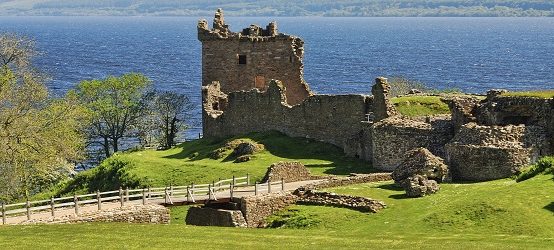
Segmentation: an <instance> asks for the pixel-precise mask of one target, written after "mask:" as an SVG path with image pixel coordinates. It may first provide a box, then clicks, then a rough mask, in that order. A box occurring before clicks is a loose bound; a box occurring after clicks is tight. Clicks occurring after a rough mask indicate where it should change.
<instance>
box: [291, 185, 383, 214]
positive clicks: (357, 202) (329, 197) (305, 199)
mask: <svg viewBox="0 0 554 250" xmlns="http://www.w3.org/2000/svg"><path fill="white" fill-rule="evenodd" d="M295 194H296V195H298V196H299V198H298V201H297V204H304V205H318V206H332V207H343V208H349V209H353V210H357V211H362V212H371V213H377V212H378V211H380V210H381V209H383V208H386V207H387V206H386V205H385V203H384V202H382V201H378V200H373V199H369V198H365V197H358V196H350V195H339V194H334V193H328V192H316V191H313V190H307V191H305V192H302V191H298V190H297V192H295Z"/></svg>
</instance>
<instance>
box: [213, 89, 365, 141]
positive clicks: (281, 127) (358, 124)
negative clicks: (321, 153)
mask: <svg viewBox="0 0 554 250" xmlns="http://www.w3.org/2000/svg"><path fill="white" fill-rule="evenodd" d="M204 90H205V91H203V93H205V94H206V95H210V94H212V93H213V94H214V95H217V94H218V93H220V92H218V91H217V86H216V85H213V84H212V85H209V86H206V87H204ZM203 99H204V100H209V99H210V98H209V97H208V96H206V97H203ZM224 102H225V103H226V106H225V109H223V110H212V109H210V108H211V106H212V105H211V104H209V103H204V123H203V126H204V134H205V135H208V136H211V137H228V136H235V135H241V134H246V133H250V132H262V131H270V130H276V131H280V132H282V133H284V134H286V135H288V136H293V137H307V138H312V139H316V140H320V141H324V142H328V143H331V144H335V145H337V146H339V147H341V148H345V147H346V145H347V144H348V143H349V142H350V139H351V138H353V137H357V135H358V134H359V133H360V131H362V130H363V129H364V128H366V127H367V125H365V126H364V124H362V121H363V120H364V119H366V114H367V113H368V112H370V109H371V105H372V98H371V97H369V96H364V95H314V96H310V97H309V98H308V99H306V100H305V101H304V102H302V103H301V104H299V105H296V106H290V105H287V104H286V97H285V96H284V91H283V86H282V85H281V84H280V83H279V81H272V82H271V83H270V86H269V87H268V90H267V91H265V92H260V91H259V90H257V89H254V90H251V91H239V92H233V93H229V94H228V95H227V99H226V100H225V101H224ZM221 111H222V112H221Z"/></svg>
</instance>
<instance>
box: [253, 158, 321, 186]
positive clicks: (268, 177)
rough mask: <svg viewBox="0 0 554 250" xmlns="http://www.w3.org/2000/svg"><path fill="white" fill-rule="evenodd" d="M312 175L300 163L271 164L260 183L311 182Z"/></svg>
mask: <svg viewBox="0 0 554 250" xmlns="http://www.w3.org/2000/svg"><path fill="white" fill-rule="evenodd" d="M311 179H312V175H311V174H310V171H309V170H308V169H307V168H306V167H305V166H304V164H302V163H300V162H296V161H294V162H278V163H274V164H272V165H271V166H270V167H269V168H268V169H267V172H266V174H265V176H264V178H263V180H262V182H264V183H265V182H268V181H281V180H284V181H285V182H295V181H305V180H311Z"/></svg>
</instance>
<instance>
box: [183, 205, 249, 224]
mask: <svg viewBox="0 0 554 250" xmlns="http://www.w3.org/2000/svg"><path fill="white" fill-rule="evenodd" d="M185 222H186V223H187V225H196V226H219V227H246V220H245V219H244V216H243V214H242V212H241V211H240V210H224V209H213V208H209V207H191V208H189V210H188V212H187V217H186V219H185Z"/></svg>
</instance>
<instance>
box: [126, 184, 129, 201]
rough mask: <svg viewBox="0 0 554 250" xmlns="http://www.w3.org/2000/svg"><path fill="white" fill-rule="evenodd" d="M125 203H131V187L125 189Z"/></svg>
mask: <svg viewBox="0 0 554 250" xmlns="http://www.w3.org/2000/svg"><path fill="white" fill-rule="evenodd" d="M125 202H129V187H127V188H125Z"/></svg>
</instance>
